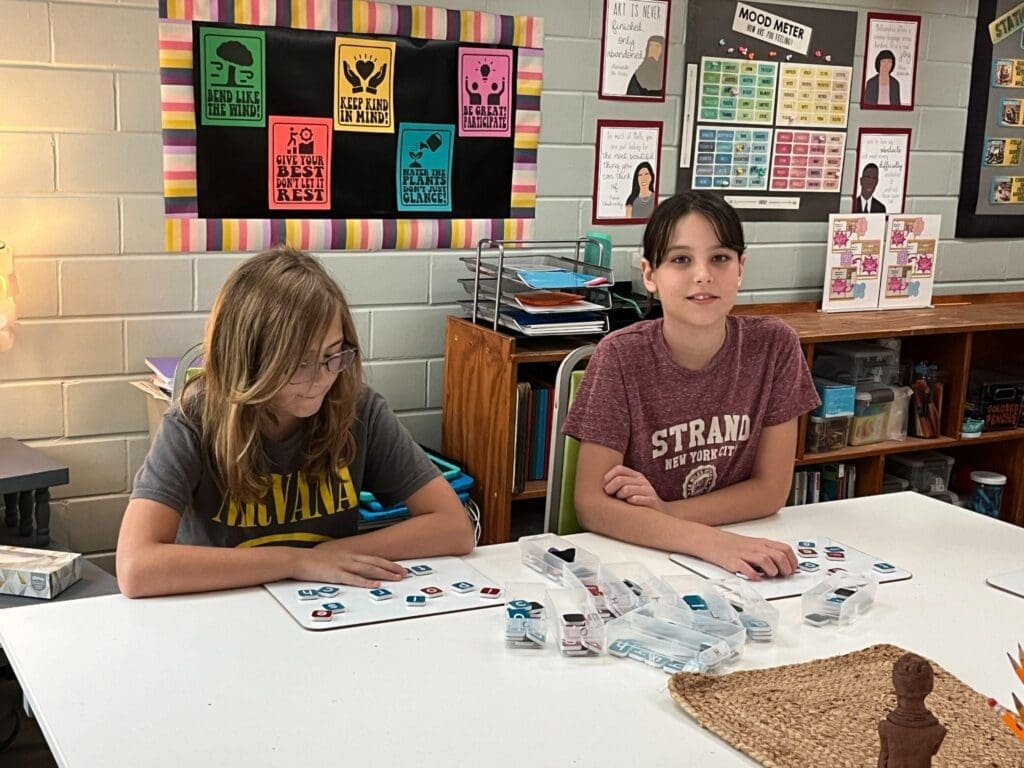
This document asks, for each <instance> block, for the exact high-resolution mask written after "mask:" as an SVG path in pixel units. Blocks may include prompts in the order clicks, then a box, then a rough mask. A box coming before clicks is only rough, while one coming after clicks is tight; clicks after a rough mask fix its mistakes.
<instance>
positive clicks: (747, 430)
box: [562, 315, 820, 501]
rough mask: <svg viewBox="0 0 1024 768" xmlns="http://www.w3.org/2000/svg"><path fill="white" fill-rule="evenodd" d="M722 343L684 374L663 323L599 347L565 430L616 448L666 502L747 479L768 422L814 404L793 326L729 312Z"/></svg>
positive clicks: (639, 326)
mask: <svg viewBox="0 0 1024 768" xmlns="http://www.w3.org/2000/svg"><path fill="white" fill-rule="evenodd" d="M726 322H727V325H726V337H725V344H723V345H722V348H721V349H720V350H718V353H717V354H716V355H715V356H714V358H712V360H711V362H710V363H708V365H707V366H706V367H705V368H703V369H701V370H699V371H690V370H687V369H686V368H683V367H682V366H680V365H678V364H677V363H675V362H674V361H673V360H672V358H671V357H670V356H669V351H668V346H667V345H666V343H665V337H664V336H663V335H662V321H661V320H648V321H643V322H639V323H635V324H633V325H631V326H629V327H628V328H623V329H622V330H620V331H616V332H615V333H612V334H609V335H608V336H607V337H605V338H604V339H603V340H602V341H601V343H600V344H598V346H597V350H596V351H595V352H594V355H593V357H592V358H591V359H590V362H589V364H588V365H587V371H586V374H585V375H584V377H583V381H581V382H580V387H579V391H578V392H577V394H576V398H575V399H574V400H573V403H572V407H571V408H570V409H569V414H568V416H567V417H566V420H565V423H564V425H563V427H562V431H563V432H564V433H565V434H567V435H571V436H572V437H575V438H577V439H579V440H587V441H590V442H593V443H598V444H600V445H603V446H606V447H608V448H611V449H613V450H615V451H621V452H622V454H623V456H624V459H623V464H625V465H626V466H627V467H630V468H632V469H635V470H638V471H639V472H642V473H643V474H644V475H646V477H647V479H648V480H650V481H651V484H652V485H653V486H654V490H655V491H657V493H658V495H659V496H660V497H661V498H662V500H663V501H676V500H677V499H685V498H691V497H693V496H699V495H700V494H703V493H708V492H709V491H713V490H715V489H716V488H724V487H725V486H728V485H732V484H733V483H738V482H741V481H743V480H747V479H749V478H750V475H751V473H752V472H753V469H754V458H755V455H756V453H757V445H758V442H759V440H760V437H761V430H762V429H763V428H764V427H770V426H774V425H776V424H783V423H785V422H787V421H789V420H790V419H793V418H795V417H797V416H799V415H800V414H802V413H804V412H805V411H808V410H810V409H812V408H816V407H817V406H818V404H819V402H820V400H819V399H818V394H817V392H815V390H814V384H813V382H812V381H811V374H810V371H808V370H807V363H806V361H805V359H804V356H803V353H802V351H801V349H800V342H799V339H798V337H797V335H796V332H795V331H794V330H793V329H792V328H790V327H789V326H788V325H786V324H785V323H784V322H782V321H781V320H779V319H778V318H774V317H747V316H734V315H729V316H728V317H727V321H726Z"/></svg>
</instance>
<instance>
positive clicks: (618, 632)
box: [605, 602, 733, 673]
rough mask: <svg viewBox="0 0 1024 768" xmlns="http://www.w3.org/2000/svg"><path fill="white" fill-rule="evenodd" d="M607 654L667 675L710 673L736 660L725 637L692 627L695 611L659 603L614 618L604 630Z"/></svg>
mask: <svg viewBox="0 0 1024 768" xmlns="http://www.w3.org/2000/svg"><path fill="white" fill-rule="evenodd" d="M605 638H606V640H607V641H608V653H609V654H611V655H612V656H618V657H619V658H624V659H633V660H634V661H641V662H643V663H644V664H647V665H649V666H652V667H657V668H659V669H662V670H664V671H665V672H669V673H674V672H710V671H712V670H716V669H717V668H718V667H719V666H721V665H722V664H723V663H724V662H726V661H728V660H729V659H731V658H732V657H733V651H732V649H731V648H730V647H729V644H728V643H727V642H726V641H725V640H724V639H722V638H719V637H715V636H714V635H709V634H707V633H706V632H701V631H700V630H698V629H696V628H695V627H694V626H693V611H691V610H689V609H687V608H682V607H679V606H677V605H672V604H663V603H658V602H652V603H648V604H647V605H644V606H641V607H640V608H637V609H636V610H635V611H630V612H629V613H627V614H625V615H624V616H620V617H619V618H617V619H613V620H612V621H609V622H608V625H607V626H606V627H605Z"/></svg>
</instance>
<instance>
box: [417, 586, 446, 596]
mask: <svg viewBox="0 0 1024 768" xmlns="http://www.w3.org/2000/svg"><path fill="white" fill-rule="evenodd" d="M420 592H422V593H423V594H424V595H426V596H427V597H440V596H441V595H443V594H444V590H443V589H441V588H440V587H424V588H423V589H421V590H420Z"/></svg>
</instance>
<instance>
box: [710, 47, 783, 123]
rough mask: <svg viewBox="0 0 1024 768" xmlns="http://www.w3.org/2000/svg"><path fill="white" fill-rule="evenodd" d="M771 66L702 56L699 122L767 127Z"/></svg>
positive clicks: (772, 78) (771, 114) (772, 97)
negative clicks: (751, 124) (754, 124)
mask: <svg viewBox="0 0 1024 768" xmlns="http://www.w3.org/2000/svg"><path fill="white" fill-rule="evenodd" d="M778 72H779V65H778V64H776V63H774V62H754V61H737V60H735V59H720V58H715V57H712V56H704V57H703V58H702V59H701V71H700V102H699V103H700V108H699V110H698V112H697V115H698V119H699V120H700V121H701V122H718V123H757V124H760V125H770V124H771V122H772V118H773V117H774V115H775V82H776V79H777V77H778Z"/></svg>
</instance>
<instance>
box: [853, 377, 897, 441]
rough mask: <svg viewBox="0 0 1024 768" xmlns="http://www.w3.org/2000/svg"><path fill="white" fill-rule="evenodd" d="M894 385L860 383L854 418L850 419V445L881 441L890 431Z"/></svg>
mask: <svg viewBox="0 0 1024 768" xmlns="http://www.w3.org/2000/svg"><path fill="white" fill-rule="evenodd" d="M892 403H893V387H890V386H888V385H886V384H858V385H857V395H856V400H855V406H854V414H853V419H852V420H851V421H850V445H867V444H869V443H880V442H882V441H883V440H885V439H886V437H887V435H888V433H889V414H890V413H891V412H892Z"/></svg>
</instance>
